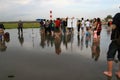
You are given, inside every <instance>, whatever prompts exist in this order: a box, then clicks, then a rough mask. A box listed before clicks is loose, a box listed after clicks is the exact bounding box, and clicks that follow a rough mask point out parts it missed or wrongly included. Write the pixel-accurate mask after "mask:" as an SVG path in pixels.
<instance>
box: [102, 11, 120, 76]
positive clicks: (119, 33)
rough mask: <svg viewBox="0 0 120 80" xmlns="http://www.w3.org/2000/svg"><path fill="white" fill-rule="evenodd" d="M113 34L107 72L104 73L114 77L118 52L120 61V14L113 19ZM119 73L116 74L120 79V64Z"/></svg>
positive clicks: (108, 54)
mask: <svg viewBox="0 0 120 80" xmlns="http://www.w3.org/2000/svg"><path fill="white" fill-rule="evenodd" d="M111 27H112V34H111V40H112V41H111V43H110V45H109V50H108V53H107V71H104V72H103V73H104V74H105V75H106V76H108V77H112V68H113V60H114V57H115V55H116V52H117V51H118V55H117V57H118V60H119V61H120V13H117V14H116V15H115V16H114V18H113V25H112V26H111ZM118 68H119V69H118V71H117V72H116V76H117V77H118V78H120V62H119V67H118Z"/></svg>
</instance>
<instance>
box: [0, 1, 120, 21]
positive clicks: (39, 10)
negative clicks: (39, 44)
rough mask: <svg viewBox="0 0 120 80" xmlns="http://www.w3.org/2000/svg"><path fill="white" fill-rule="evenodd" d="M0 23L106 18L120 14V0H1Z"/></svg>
mask: <svg viewBox="0 0 120 80" xmlns="http://www.w3.org/2000/svg"><path fill="white" fill-rule="evenodd" d="M0 5H1V6H0V21H18V20H24V21H26V20H27V21H33V20H36V19H42V18H43V19H49V18H50V10H52V17H53V19H56V18H58V17H60V18H66V17H68V18H72V17H75V18H82V17H83V18H85V19H92V18H95V17H96V18H97V17H100V18H102V19H103V18H105V17H106V16H107V15H112V16H114V15H115V14H116V13H118V12H120V7H119V6H120V0H0Z"/></svg>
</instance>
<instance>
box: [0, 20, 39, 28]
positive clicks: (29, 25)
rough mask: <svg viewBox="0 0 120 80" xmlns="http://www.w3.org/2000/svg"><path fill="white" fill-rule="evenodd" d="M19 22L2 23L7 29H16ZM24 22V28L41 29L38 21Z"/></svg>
mask: <svg viewBox="0 0 120 80" xmlns="http://www.w3.org/2000/svg"><path fill="white" fill-rule="evenodd" d="M18 22H19V21H8V22H0V23H1V24H3V25H4V27H5V28H6V29H14V28H17V27H18ZM22 22H23V28H39V27H40V23H39V22H37V21H22Z"/></svg>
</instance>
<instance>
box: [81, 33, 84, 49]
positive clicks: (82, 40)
mask: <svg viewBox="0 0 120 80" xmlns="http://www.w3.org/2000/svg"><path fill="white" fill-rule="evenodd" d="M83 43H84V35H82V37H81V50H83Z"/></svg>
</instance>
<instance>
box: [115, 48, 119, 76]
mask: <svg viewBox="0 0 120 80" xmlns="http://www.w3.org/2000/svg"><path fill="white" fill-rule="evenodd" d="M118 60H119V65H118V71H117V72H116V73H115V74H116V75H117V77H118V78H120V48H118Z"/></svg>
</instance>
